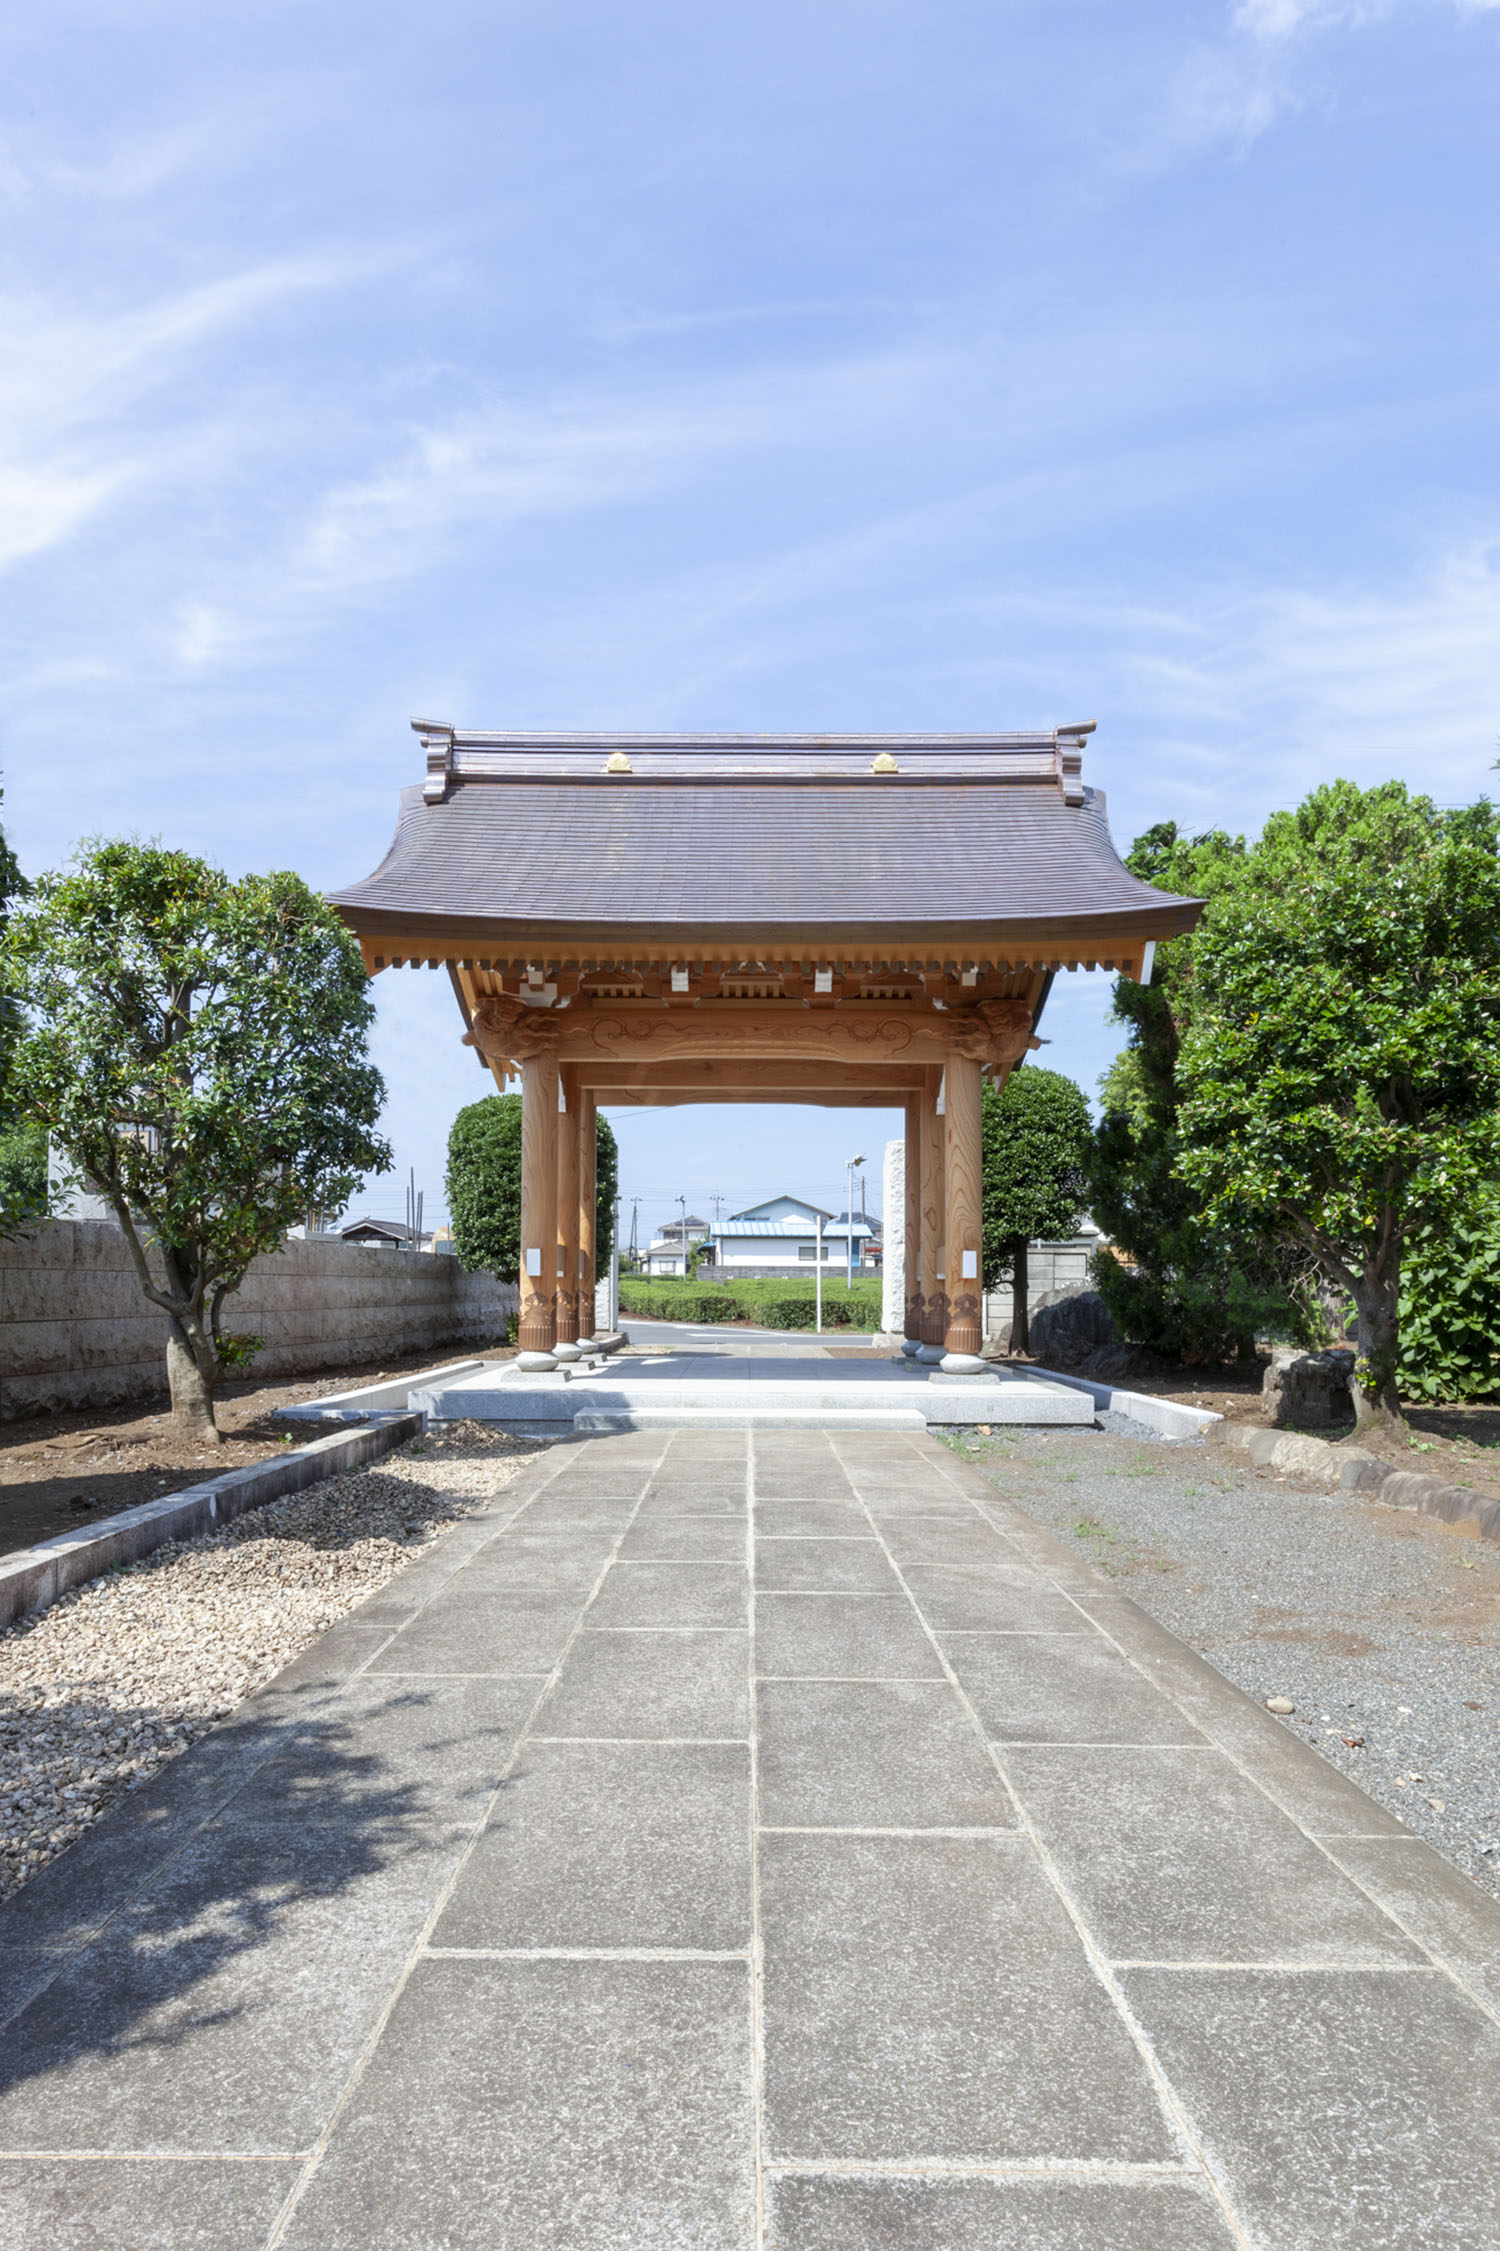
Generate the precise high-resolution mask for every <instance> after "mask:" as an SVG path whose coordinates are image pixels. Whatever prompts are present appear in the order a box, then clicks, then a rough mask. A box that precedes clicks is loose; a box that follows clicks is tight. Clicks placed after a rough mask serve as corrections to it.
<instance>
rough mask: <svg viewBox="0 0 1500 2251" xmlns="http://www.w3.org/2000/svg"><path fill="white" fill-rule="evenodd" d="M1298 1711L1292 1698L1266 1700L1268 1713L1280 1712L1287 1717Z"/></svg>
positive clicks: (1270, 1698) (1281, 1697)
mask: <svg viewBox="0 0 1500 2251" xmlns="http://www.w3.org/2000/svg"><path fill="white" fill-rule="evenodd" d="M1296 1709H1297V1707H1296V1705H1295V1704H1294V1703H1293V1702H1292V1699H1291V1698H1290V1696H1268V1697H1267V1698H1266V1710H1267V1711H1268V1712H1280V1713H1282V1714H1283V1715H1285V1714H1287V1713H1289V1712H1295V1710H1296Z"/></svg>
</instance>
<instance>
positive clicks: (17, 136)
mask: <svg viewBox="0 0 1500 2251" xmlns="http://www.w3.org/2000/svg"><path fill="white" fill-rule="evenodd" d="M1497 97H1500V5H1497V4H1496V0H1385V4H1381V0H1238V4H1237V0H1185V4H1182V0H1178V4H1173V5H1170V6H1169V5H1156V4H1154V0H1131V5H1129V6H1126V7H1122V6H1121V5H1120V4H1119V0H860V4H859V5H857V6H856V5H852V4H838V0H797V4H796V5H786V4H783V0H755V4H754V5H753V6H751V5H739V4H735V0H720V4H719V5H716V6H714V7H707V8H706V7H704V6H703V5H702V4H701V0H693V4H688V0H633V4H632V5H631V6H630V7H628V8H627V7H623V6H620V5H614V6H605V5H600V4H598V0H546V4H545V5H543V4H541V0H528V4H526V5H505V4H503V0H488V4H486V5H482V6H477V5H476V6H462V5H454V4H451V0H427V4H426V5H424V6H422V7H411V6H403V5H399V4H395V5H385V6H382V7H380V8H375V9H371V8H368V7H359V8H356V7H354V6H352V5H349V4H345V0H322V4H320V0H297V4H296V5H280V6H273V5H258V4H257V0H237V4H236V5H235V6H234V7H233V8H227V7H215V6H212V5H210V6H209V7H207V8H205V7H203V6H202V5H201V0H200V4H198V5H194V6H188V5H163V4H157V0H128V4H126V0H118V4H114V5H92V6H90V5H86V4H75V0H51V5H49V7H47V8H46V9H40V8H33V9H29V10H12V11H10V13H9V16H8V18H7V21H6V23H5V25H4V27H3V28H0V198H3V202H4V224H3V228H0V287H3V289H4V292H5V294H6V296H7V298H8V299H9V303H8V305H7V307H6V318H5V323H4V344H3V355H4V361H3V364H4V373H3V376H0V567H3V570H4V574H5V597H6V598H5V601H4V605H3V611H0V620H3V622H0V664H3V667H4V673H5V679H4V693H3V698H0V763H3V766H4V769H5V773H4V780H5V789H6V818H7V821H8V825H9V829H10V833H11V836H12V838H13V840H14V842H15V844H16V846H17V848H18V850H19V852H20V854H21V857H22V861H23V864H24V865H25V866H26V867H27V868H28V869H30V870H32V871H33V872H34V871H36V870H38V869H40V868H42V867H44V866H48V865H51V864H55V863H56V862H58V861H59V860H61V859H62V858H64V857H65V856H66V855H67V853H68V852H69V850H70V849H71V847H72V845H73V843H74V842H75V841H76V840H77V838H79V837H80V836H82V835H86V834H89V833H98V832H109V831H120V830H135V831H138V832H140V833H142V834H152V833H157V834H160V835H162V836H163V837H164V838H167V839H170V840H171V841H173V842H176V843H180V844H183V845H186V846H188V847H190V848H192V849H195V850H199V851H202V852H204V853H206V854H209V855H211V856H212V857H214V858H215V859H217V860H218V861H220V862H221V863H222V864H224V865H227V866H229V867H232V868H243V867H264V866H269V865H281V866H291V867H294V868H296V869H298V870H300V871H301V872H302V873H303V874H304V875H306V876H307V877H308V878H309V879H310V880H311V881H313V882H316V883H319V884H325V885H328V886H329V887H332V886H335V885H338V884H341V883H345V882H348V881H351V880H353V879H354V878H356V877H358V876H360V875H362V874H364V873H365V872H367V871H368V869H369V868H371V867H372V866H373V865H374V864H375V862H376V860H377V859H378V858H379V857H380V855H381V853H382V851H383V849H384V846H385V843H386V841H387V838H388V836H389V832H390V828H391V826H392V822H393V816H394V807H395V798H396V792H397V790H398V789H399V787H400V786H401V785H402V784H403V783H404V782H406V781H409V780H413V779H415V778H416V776H417V773H418V759H417V756H416V749H415V744H414V742H413V740H412V738H411V737H410V735H409V734H408V732H407V720H408V718H409V716H410V715H411V714H413V713H422V714H424V715H431V716H435V717H440V718H448V719H453V720H457V721H459V722H460V723H464V724H469V725H478V726H527V725H539V726H549V725H550V726H593V727H607V726H609V725H612V724H618V725H621V726H625V727H638V726H646V725H658V724H660V725H667V726H672V727H679V728H692V727H704V728H730V729H756V728H762V727H767V728H787V727H809V728H824V727H842V728H858V727H866V726H868V727H887V726H888V727H904V726H914V727H940V728H963V727H991V726H1000V727H1019V726H1030V725H1052V724H1054V723H1056V722H1058V721H1067V720H1072V719H1078V718H1084V717H1097V718H1098V720H1099V722H1100V729H1099V734H1098V736H1097V737H1096V738H1095V742H1094V745H1093V746H1092V748H1091V751H1090V755H1089V758H1088V761H1087V766H1086V771H1087V773H1088V775H1089V778H1090V779H1091V780H1093V781H1095V782H1097V783H1099V784H1101V785H1102V786H1104V787H1105V788H1106V789H1107V790H1108V792H1109V799H1110V808H1111V818H1112V822H1113V826H1114V830H1115V835H1116V838H1117V841H1119V842H1120V843H1121V845H1122V847H1123V846H1124V845H1126V844H1128V842H1129V840H1130V838H1131V837H1132V836H1134V835H1136V834H1137V833H1139V831H1140V830H1141V829H1143V828H1144V827H1145V826H1147V825H1148V824H1149V823H1150V822H1153V821H1156V820H1160V819H1163V818H1166V817H1169V816H1172V817H1176V818H1177V819H1179V820H1180V821H1183V822H1185V823H1188V824H1198V825H1206V824H1208V823H1223V824H1225V825H1227V826H1229V827H1232V828H1236V829H1253V828H1255V827H1256V826H1257V825H1258V823H1259V822H1260V821H1261V820H1262V819H1263V818H1264V816H1265V814H1266V813H1267V812H1268V811H1269V810H1270V809H1272V808H1273V807H1275V806H1278V805H1285V804H1290V803H1294V802H1295V801H1296V800H1297V799H1298V798H1299V797H1300V796H1301V795H1302V794H1303V793H1304V792H1305V791H1306V790H1307V789H1308V788H1309V787H1310V786H1312V784H1314V783H1315V782H1317V781H1319V780H1322V779H1326V778H1329V777H1331V776H1333V775H1336V774H1347V775H1350V776H1352V777H1353V778H1354V779H1356V780H1359V781H1366V782H1368V781H1374V780H1377V779H1381V778H1384V777H1386V776H1388V775H1391V774H1397V775H1401V776H1403V777H1405V778H1406V779H1408V780H1410V781H1412V782H1414V783H1418V784H1420V785H1421V786H1423V787H1426V788H1429V789H1430V790H1431V791H1432V792H1433V794H1434V795H1436V796H1437V797H1439V798H1440V799H1441V800H1443V801H1445V802H1458V801H1462V800H1463V799H1465V798H1467V797H1471V796H1473V795H1474V794H1475V793H1476V792H1477V791H1478V790H1479V789H1480V788H1482V787H1483V786H1485V782H1486V779H1487V774H1488V769H1489V767H1490V765H1491V762H1492V761H1493V760H1494V758H1495V756H1496V750H1497V741H1496V737H1497V733H1500V497H1497V493H1496V465H1497V463H1500V442H1497V440H1500V433H1497V430H1496V422H1497V419H1500V416H1497V405H1496V398H1497V391H1496V361H1497V353H1496V327H1495V309H1496V265H1497V258H1500V250H1497V243H1500V232H1497V229H1496V226H1495V212H1496V210H1497V209H1500V177H1497V175H1500V136H1497V133H1496V130H1495V118H1496V111H1497ZM376 990H377V994H378V997H379V1001H380V1031H379V1052H380V1056H381V1060H382V1062H383V1064H384V1066H385V1069H386V1071H387V1075H388V1079H389V1082H390V1087H391V1103H390V1114H389V1118H388V1121H387V1123H388V1130H389V1131H390V1133H391V1135H392V1138H393V1140H394V1142H395V1145H396V1150H397V1157H398V1162H399V1168H400V1169H399V1174H398V1175H393V1176H392V1177H391V1178H390V1179H389V1180H388V1181H387V1182H385V1183H383V1184H376V1185H375V1186H374V1187H373V1188H372V1190H371V1194H370V1197H369V1199H368V1201H369V1203H370V1205H371V1207H372V1208H375V1209H387V1208H388V1209H390V1210H392V1211H397V1212H399V1209H400V1203H401V1192H402V1191H401V1182H403V1181H404V1179H405V1173H406V1167H407V1166H408V1164H415V1165H416V1166H417V1168H418V1172H419V1175H420V1177H421V1179H422V1181H423V1182H424V1184H425V1186H426V1190H427V1198H428V1210H429V1212H431V1211H432V1209H433V1208H434V1205H435V1203H436V1202H437V1201H438V1200H439V1198H440V1183H441V1173H442V1151H443V1147H444V1143H445V1140H446V1134H447V1127H448V1124H449V1121H450V1119H451V1116H452V1113H453V1110H454V1109H455V1108H456V1107H457V1106H458V1104H459V1103H460V1102H463V1101H466V1100H472V1099H474V1098H475V1096H476V1095H477V1094H479V1093H481V1092H482V1091H483V1086H484V1082H483V1081H482V1080H481V1078H480V1075H479V1073H478V1071H477V1069H476V1068H475V1065H474V1062H473V1059H472V1057H471V1055H470V1054H469V1053H468V1052H467V1051H466V1050H464V1049H462V1048H461V1047H460V1046H459V1045H458V1042H457V1036H456V1035H457V1026H456V1021H455V1017H454V1013H453V1009H452V1002H451V998H450V996H449V993H448V990H447V981H446V979H444V978H440V977H432V976H428V975H426V974H425V973H409V972H403V973H399V974H389V973H388V974H387V975H386V976H385V977H383V978H382V979H380V980H379V981H378V984H377V987H376ZM1107 1004H1108V982H1107V980H1103V979H1092V978H1074V979H1072V980H1066V979H1060V980H1059V981H1058V984H1057V987H1056V988H1055V990H1054V996H1053V1000H1052V1002H1051V1005H1050V1009H1049V1016H1048V1021H1047V1023H1046V1025H1045V1027H1044V1028H1045V1030H1046V1031H1047V1032H1048V1033H1049V1034H1050V1035H1051V1038H1052V1042H1053V1045H1052V1047H1051V1048H1050V1049H1049V1050H1048V1051H1047V1053H1046V1055H1045V1060H1046V1061H1048V1062H1049V1063H1052V1064H1053V1065H1055V1066H1056V1067H1059V1068H1062V1069H1065V1070H1068V1071H1070V1072H1071V1073H1072V1074H1073V1075H1074V1076H1076V1077H1077V1078H1079V1080H1080V1081H1081V1082H1082V1083H1083V1084H1084V1085H1085V1086H1087V1087H1088V1088H1090V1090H1092V1087H1093V1084H1094V1081H1095V1080H1096V1078H1097V1076H1098V1073H1099V1072H1100V1070H1102V1069H1103V1067H1104V1065H1105V1064H1106V1062H1107V1061H1108V1058H1109V1055H1110V1053H1111V1052H1112V1049H1113V1045H1114V1035H1113V1034H1112V1033H1111V1031H1110V1030H1109V1028H1108V1027H1107V1025H1106V1024H1105V1022H1104V1017H1105V1014H1106V1011H1107ZM893 1130H896V1127H895V1123H894V1121H893V1120H886V1119H884V1118H883V1117H881V1116H878V1115H876V1114H873V1113H871V1114H867V1115H864V1116H861V1117H859V1118H858V1119H857V1120H856V1119H855V1118H853V1117H851V1116H850V1115H849V1114H848V1113H837V1112H835V1113H822V1112H817V1111H794V1112H782V1111H772V1110H745V1111H733V1110H724V1111H714V1112H709V1113H705V1112H701V1111H683V1112H675V1113H673V1112H664V1113H663V1112H647V1113H637V1114H632V1115H630V1116H628V1117H627V1118H626V1120H625V1122H624V1123H623V1124H622V1125H621V1126H620V1136H621V1141H622V1145H623V1147H624V1151H625V1159H624V1167H623V1171H624V1186H625V1188H626V1190H627V1192H629V1193H636V1194H640V1195H641V1196H642V1197H643V1198H644V1199H645V1201H644V1202H643V1205H642V1219H643V1222H644V1221H646V1220H649V1219H660V1218H661V1217H664V1216H666V1215H667V1213H668V1211H669V1209H670V1203H671V1199H672V1198H673V1197H675V1195H676V1194H677V1193H678V1192H679V1190H681V1191H683V1192H685V1193H687V1194H688V1195H689V1196H690V1197H691V1198H692V1199H693V1200H694V1201H695V1202H696V1203H697V1204H698V1205H699V1207H700V1208H702V1207H703V1206H704V1203H705V1199H706V1198H707V1197H708V1196H710V1195H711V1194H713V1193H714V1192H718V1193H720V1194H722V1195H724V1196H725V1197H727V1198H728V1199H729V1200H730V1202H731V1203H740V1202H748V1201H751V1200H752V1199H755V1198H758V1197H759V1196H762V1195H765V1194H769V1193H772V1192H774V1191H777V1190H780V1189H790V1190H794V1191H796V1192H798V1193H803V1194H807V1195H810V1196H813V1197H815V1198H816V1199H817V1200H819V1201H821V1202H824V1203H829V1204H831V1203H833V1202H834V1201H835V1200H836V1198H837V1197H838V1195H839V1190H840V1183H841V1178H842V1173H841V1167H842V1163H843V1160H844V1159H845V1158H846V1157H847V1156H849V1155H852V1154H854V1153H855V1151H856V1150H862V1151H863V1152H864V1153H865V1154H866V1155H869V1156H872V1157H874V1156H877V1155H878V1151H879V1148H880V1145H881V1143H882V1142H883V1141H884V1139H885V1138H886V1136H887V1134H888V1133H889V1132H891V1131H893Z"/></svg>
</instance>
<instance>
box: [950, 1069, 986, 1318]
mask: <svg viewBox="0 0 1500 2251" xmlns="http://www.w3.org/2000/svg"><path fill="white" fill-rule="evenodd" d="M943 1110H944V1117H943V1124H944V1127H945V1129H946V1130H945V1132H944V1135H943V1144H944V1148H943V1198H944V1203H945V1205H946V1207H947V1219H948V1226H947V1236H946V1250H947V1257H946V1261H945V1263H946V1267H947V1282H948V1307H947V1316H948V1325H947V1332H946V1334H945V1336H944V1338H943V1342H944V1344H945V1345H946V1346H947V1349H948V1351H949V1352H950V1353H953V1352H957V1353H964V1354H971V1355H977V1354H978V1351H979V1347H980V1346H981V1344H982V1343H983V1342H984V1299H983V1295H982V1290H983V1284H982V1282H981V1279H980V1275H981V1268H982V1264H983V1245H982V1242H981V1229H982V1224H983V1216H982V1215H983V1195H984V1160H983V1152H982V1148H981V1141H980V1109H979V1065H978V1064H977V1063H975V1062H971V1061H970V1059H969V1058H968V1057H967V1056H966V1055H951V1056H950V1057H949V1058H948V1067H947V1073H946V1086H945V1090H944V1096H943Z"/></svg>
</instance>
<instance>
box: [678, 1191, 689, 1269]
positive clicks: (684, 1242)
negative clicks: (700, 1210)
mask: <svg viewBox="0 0 1500 2251" xmlns="http://www.w3.org/2000/svg"><path fill="white" fill-rule="evenodd" d="M677 1201H678V1203H679V1204H681V1206H682V1278H683V1280H684V1281H686V1280H687V1278H688V1260H687V1198H686V1196H679V1197H678V1199H677Z"/></svg>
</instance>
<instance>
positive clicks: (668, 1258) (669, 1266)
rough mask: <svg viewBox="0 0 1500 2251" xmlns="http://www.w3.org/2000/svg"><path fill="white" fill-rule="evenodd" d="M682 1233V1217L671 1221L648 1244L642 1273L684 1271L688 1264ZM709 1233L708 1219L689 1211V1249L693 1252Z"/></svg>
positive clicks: (676, 1272) (678, 1272)
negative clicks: (685, 1259) (685, 1258)
mask: <svg viewBox="0 0 1500 2251" xmlns="http://www.w3.org/2000/svg"><path fill="white" fill-rule="evenodd" d="M682 1235H683V1222H682V1221H681V1220H680V1219H674V1220H671V1221H669V1223H668V1224H667V1225H666V1226H665V1227H664V1228H663V1229H662V1231H661V1233H660V1234H659V1235H657V1236H655V1237H654V1238H653V1240H652V1241H651V1242H650V1243H648V1245H647V1246H646V1251H645V1254H644V1256H643V1258H642V1260H641V1271H642V1273H643V1274H682V1273H684V1272H685V1271H686V1266H685V1262H684V1259H683V1255H682ZM708 1235H709V1225H708V1221H707V1220H706V1219H699V1218H698V1217H697V1216H696V1215H695V1214H694V1213H693V1212H689V1213H688V1215H687V1243H688V1250H689V1251H690V1252H691V1250H692V1247H693V1245H694V1244H695V1243H703V1242H706V1241H707V1240H708Z"/></svg>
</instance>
